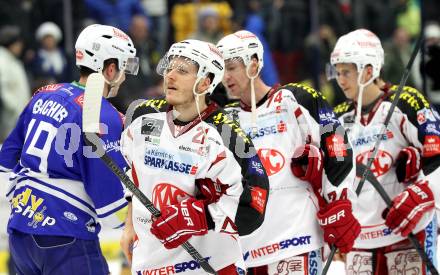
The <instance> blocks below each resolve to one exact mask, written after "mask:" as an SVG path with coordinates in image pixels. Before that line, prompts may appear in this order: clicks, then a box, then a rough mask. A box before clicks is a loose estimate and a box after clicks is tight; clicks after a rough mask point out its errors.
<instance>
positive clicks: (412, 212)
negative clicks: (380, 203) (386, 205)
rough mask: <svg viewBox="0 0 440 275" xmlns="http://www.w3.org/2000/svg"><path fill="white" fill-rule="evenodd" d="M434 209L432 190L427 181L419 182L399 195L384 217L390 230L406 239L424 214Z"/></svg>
mask: <svg viewBox="0 0 440 275" xmlns="http://www.w3.org/2000/svg"><path fill="white" fill-rule="evenodd" d="M433 208H434V195H433V194H432V191H431V189H430V188H429V186H428V184H427V182H426V181H419V182H417V183H415V184H411V185H410V186H408V187H407V188H406V189H405V190H404V191H403V192H402V193H400V194H399V195H397V197H395V198H394V200H393V206H392V207H391V209H390V210H389V211H388V209H386V210H385V211H384V213H383V215H382V216H385V224H386V225H387V226H388V227H389V228H391V229H393V230H394V232H395V233H396V234H399V233H401V234H402V236H403V237H406V236H408V234H409V233H411V231H412V230H413V229H414V227H416V225H417V223H418V222H419V221H420V219H421V218H422V216H423V214H424V213H426V212H428V211H429V210H431V209H433ZM387 212H388V213H387Z"/></svg>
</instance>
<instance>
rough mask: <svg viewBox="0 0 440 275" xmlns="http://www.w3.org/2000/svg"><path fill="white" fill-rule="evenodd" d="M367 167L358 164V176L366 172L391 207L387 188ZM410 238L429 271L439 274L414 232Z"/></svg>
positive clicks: (368, 178)
mask: <svg viewBox="0 0 440 275" xmlns="http://www.w3.org/2000/svg"><path fill="white" fill-rule="evenodd" d="M366 169H367V167H366V166H365V165H363V164H361V163H359V164H357V165H356V175H357V176H363V175H364V174H367V176H366V180H368V181H369V182H370V183H371V185H372V186H373V187H374V189H376V191H377V192H378V193H379V195H380V196H381V197H382V199H383V200H384V201H385V203H386V204H387V206H388V207H391V206H392V205H393V202H392V200H391V198H390V196H388V194H387V192H386V191H385V189H384V188H383V187H382V185H381V184H380V182H379V181H378V180H377V179H376V177H375V176H374V175H373V174H372V173H371V170H368V171H367V172H366V173H365V171H366ZM408 239H409V240H410V242H411V243H412V245H413V246H414V248H415V249H416V250H417V253H418V254H419V255H420V258H422V261H423V262H424V263H425V265H426V267H427V268H428V270H429V272H431V274H432V275H439V273H438V271H437V269H435V267H434V264H433V263H432V261H431V259H429V257H428V255H427V254H426V252H425V250H424V249H423V247H422V246H421V245H420V243H419V241H418V240H417V237H416V236H415V235H414V234H413V233H409V235H408Z"/></svg>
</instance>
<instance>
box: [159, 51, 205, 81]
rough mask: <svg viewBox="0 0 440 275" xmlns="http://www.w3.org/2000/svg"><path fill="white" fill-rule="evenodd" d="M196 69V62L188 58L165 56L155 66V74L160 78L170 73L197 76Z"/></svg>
mask: <svg viewBox="0 0 440 275" xmlns="http://www.w3.org/2000/svg"><path fill="white" fill-rule="evenodd" d="M198 68H199V66H198V64H197V62H195V61H193V60H191V59H189V58H188V57H185V56H179V55H172V56H168V55H167V54H166V55H165V56H164V57H162V59H161V60H160V61H159V63H158V64H157V67H156V72H157V73H158V74H159V75H161V76H165V75H166V74H168V73H169V72H171V71H176V72H177V73H179V74H194V75H197V71H198Z"/></svg>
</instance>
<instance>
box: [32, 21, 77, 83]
mask: <svg viewBox="0 0 440 275" xmlns="http://www.w3.org/2000/svg"><path fill="white" fill-rule="evenodd" d="M35 36H36V39H37V41H38V42H39V44H40V46H39V48H38V49H37V52H36V55H35V57H34V59H33V60H32V61H31V63H30V70H31V72H32V76H33V84H32V90H35V89H37V88H39V87H41V86H44V85H47V84H51V83H59V82H65V81H68V79H70V75H69V66H68V63H67V57H66V55H65V53H64V50H63V49H62V48H60V47H59V46H58V44H59V42H60V41H61V39H62V33H61V30H60V28H59V27H58V26H57V25H56V24H55V23H53V22H44V23H43V24H41V25H40V26H39V27H38V29H37V33H36V35H35Z"/></svg>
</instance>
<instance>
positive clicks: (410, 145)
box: [331, 29, 440, 275]
mask: <svg viewBox="0 0 440 275" xmlns="http://www.w3.org/2000/svg"><path fill="white" fill-rule="evenodd" d="M331 64H332V65H333V66H335V73H336V74H335V77H336V79H337V82H338V85H339V86H340V87H341V89H342V90H343V91H344V93H345V95H346V97H347V102H345V103H342V104H341V105H339V106H337V107H336V108H335V112H336V114H337V115H338V116H339V119H340V121H341V123H342V124H343V126H344V127H345V128H346V129H347V132H348V136H349V138H350V140H351V144H352V145H353V152H354V154H355V159H356V163H357V164H358V165H359V164H364V165H366V164H367V161H368V158H369V156H370V154H371V152H372V150H373V147H374V145H375V142H376V141H377V139H381V143H380V147H379V150H378V153H377V156H376V157H375V159H374V161H373V165H372V167H371V171H372V174H374V176H375V177H376V178H377V180H378V181H379V182H380V183H381V185H382V187H383V188H384V189H385V190H386V192H387V193H388V195H389V196H390V197H391V198H392V199H393V204H392V207H391V208H390V209H387V210H386V211H384V210H385V208H386V204H385V202H384V201H383V200H382V199H381V197H380V196H379V193H378V192H377V191H376V190H375V189H374V188H373V187H372V186H371V185H370V184H369V183H368V181H366V183H365V184H364V186H363V188H362V191H361V193H360V195H359V197H358V201H357V202H356V203H355V204H354V205H355V207H354V213H355V216H356V217H357V218H358V219H359V221H360V223H361V226H362V230H361V233H360V235H359V237H358V238H357V239H356V242H355V245H354V249H353V251H351V252H349V253H348V254H347V255H346V268H347V271H348V272H349V274H357V273H356V272H358V271H359V270H362V271H363V272H365V273H368V274H380V275H386V274H409V273H411V274H427V270H426V268H425V265H424V264H423V263H422V261H421V258H420V257H419V255H418V254H417V252H416V251H415V249H414V248H413V247H412V245H411V243H410V242H409V240H407V239H406V236H408V234H409V233H411V232H413V233H417V237H418V239H419V240H420V241H421V243H422V246H423V247H424V249H425V250H426V252H427V254H428V255H429V257H431V260H432V261H434V262H435V259H436V249H435V243H436V232H437V230H436V223H435V220H433V214H434V213H433V212H434V211H433V208H434V195H433V192H432V191H431V188H432V187H435V185H438V178H439V176H440V175H439V173H440V169H438V166H439V164H440V128H439V127H440V125H439V122H440V116H439V113H438V112H437V111H435V110H434V109H432V108H431V104H430V103H429V102H428V101H427V100H426V99H425V97H424V96H423V95H422V94H421V93H419V92H418V91H417V90H415V89H413V88H411V87H404V89H403V92H402V94H401V95H400V97H399V101H398V103H397V106H396V109H395V111H394V112H393V114H392V117H391V120H390V123H389V125H388V128H387V131H386V133H385V134H383V135H380V130H381V128H382V125H383V123H384V121H385V117H386V116H387V114H388V112H389V109H390V106H391V101H392V100H393V99H394V96H395V92H396V90H397V86H391V85H388V84H385V83H384V82H383V81H382V80H381V79H380V70H381V68H382V66H383V64H384V51H383V49H382V46H381V42H380V40H379V39H378V38H377V36H376V35H375V34H373V33H372V32H370V31H368V30H365V29H359V30H356V31H353V32H350V33H348V34H346V35H344V36H342V37H340V38H339V39H338V41H337V43H336V45H335V48H334V50H333V52H332V54H331ZM384 84H385V85H384ZM420 168H421V169H422V171H423V173H419V170H420ZM423 174H425V175H426V177H424V176H423ZM435 178H436V180H434V179H435ZM359 179H360V178H357V181H356V183H355V187H356V188H357V185H358V184H357V183H358V182H359ZM437 195H438V192H437ZM350 272H351V273H350ZM353 272H354V273H353Z"/></svg>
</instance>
